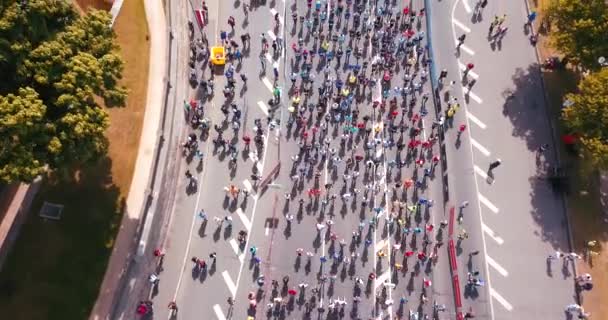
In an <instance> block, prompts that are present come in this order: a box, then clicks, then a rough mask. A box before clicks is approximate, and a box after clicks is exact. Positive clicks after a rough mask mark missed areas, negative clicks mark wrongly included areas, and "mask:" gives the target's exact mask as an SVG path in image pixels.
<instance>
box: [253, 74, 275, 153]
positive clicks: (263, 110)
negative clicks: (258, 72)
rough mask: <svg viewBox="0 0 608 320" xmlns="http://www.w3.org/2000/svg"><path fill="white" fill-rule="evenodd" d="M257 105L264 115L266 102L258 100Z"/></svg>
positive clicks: (266, 113) (266, 112)
mask: <svg viewBox="0 0 608 320" xmlns="http://www.w3.org/2000/svg"><path fill="white" fill-rule="evenodd" d="M264 79H266V78H264ZM271 91H272V90H271ZM258 107H260V109H261V110H262V112H264V114H265V115H268V107H267V106H266V104H265V103H264V102H263V101H258ZM250 154H251V153H250Z"/></svg>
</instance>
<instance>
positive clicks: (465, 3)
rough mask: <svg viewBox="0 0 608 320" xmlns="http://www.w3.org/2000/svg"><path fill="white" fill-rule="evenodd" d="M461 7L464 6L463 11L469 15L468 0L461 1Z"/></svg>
mask: <svg viewBox="0 0 608 320" xmlns="http://www.w3.org/2000/svg"><path fill="white" fill-rule="evenodd" d="M462 5H463V6H464V10H465V11H466V12H467V13H471V6H470V5H469V0H462Z"/></svg>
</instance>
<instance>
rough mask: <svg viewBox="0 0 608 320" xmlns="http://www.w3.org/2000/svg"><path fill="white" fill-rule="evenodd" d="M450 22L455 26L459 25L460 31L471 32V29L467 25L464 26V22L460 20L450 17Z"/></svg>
mask: <svg viewBox="0 0 608 320" xmlns="http://www.w3.org/2000/svg"><path fill="white" fill-rule="evenodd" d="M452 22H453V23H454V24H455V25H456V26H457V27H459V28H460V29H462V31H464V32H466V33H469V32H471V29H470V28H469V27H467V26H466V25H465V24H464V23H462V22H460V21H458V20H456V19H452Z"/></svg>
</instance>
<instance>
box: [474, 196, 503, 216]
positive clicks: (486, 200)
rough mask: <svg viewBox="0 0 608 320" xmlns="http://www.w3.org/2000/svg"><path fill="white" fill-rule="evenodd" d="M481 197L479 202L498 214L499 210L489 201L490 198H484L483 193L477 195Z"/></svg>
mask: <svg viewBox="0 0 608 320" xmlns="http://www.w3.org/2000/svg"><path fill="white" fill-rule="evenodd" d="M477 195H478V196H479V201H481V203H483V204H484V205H485V206H486V207H488V209H490V210H491V211H492V212H494V213H498V208H497V207H496V206H495V205H494V204H493V203H492V202H490V200H488V198H486V197H484V196H483V195H482V194H481V193H478V194H477Z"/></svg>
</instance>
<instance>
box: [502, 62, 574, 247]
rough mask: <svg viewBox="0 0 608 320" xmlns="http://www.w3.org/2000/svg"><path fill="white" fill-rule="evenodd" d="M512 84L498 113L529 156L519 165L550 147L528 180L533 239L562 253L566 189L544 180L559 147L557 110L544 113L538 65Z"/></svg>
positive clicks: (519, 73) (520, 71)
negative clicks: (555, 127)
mask: <svg viewBox="0 0 608 320" xmlns="http://www.w3.org/2000/svg"><path fill="white" fill-rule="evenodd" d="M512 80H513V86H512V87H511V88H507V89H505V90H504V91H503V92H502V96H503V98H504V102H503V105H502V110H503V115H504V116H505V117H507V118H508V119H509V120H510V121H511V123H512V125H513V129H512V132H511V135H512V136H513V137H515V138H518V139H520V140H521V142H523V143H525V146H526V147H527V149H528V150H529V151H530V154H528V155H522V161H529V160H530V159H529V158H531V157H530V155H534V154H537V150H538V148H539V147H540V146H541V145H543V144H546V143H548V144H549V145H550V148H549V149H550V150H548V151H547V152H545V153H544V154H543V155H542V159H539V160H537V161H536V172H535V175H534V176H532V177H530V179H529V183H530V194H529V196H530V201H531V205H532V208H533V209H532V211H531V212H530V213H531V214H532V217H533V219H534V221H535V222H536V223H537V225H538V226H539V227H540V229H539V230H538V231H535V232H536V236H537V237H538V238H540V239H541V240H542V241H544V242H549V243H551V245H552V246H553V247H554V248H555V249H562V250H566V248H567V247H566V246H567V240H566V239H567V238H566V235H567V229H566V228H567V225H566V221H567V220H566V216H565V211H564V210H563V207H562V204H563V202H562V199H561V197H563V196H564V195H563V194H562V191H567V189H566V190H561V191H560V190H557V189H555V188H554V187H552V185H551V183H550V181H549V179H547V178H548V177H549V175H548V174H547V172H549V169H550V168H552V167H553V166H556V164H557V161H556V153H555V150H556V149H555V148H559V145H558V146H556V145H554V144H553V142H554V141H553V139H552V130H553V129H552V121H554V119H555V118H556V116H555V115H554V113H555V112H559V110H555V111H554V110H550V109H547V108H550V107H551V106H548V105H546V102H545V99H544V95H543V90H544V87H543V85H542V82H541V70H540V66H539V64H538V63H534V64H530V65H529V66H528V67H527V68H526V69H517V70H515V73H514V74H513V76H512ZM552 111H554V112H552ZM536 157H538V155H536ZM530 161H533V160H530ZM562 166H563V167H565V168H566V169H567V168H569V167H570V166H571V165H570V164H569V163H565V164H562ZM566 171H567V170H566ZM565 247H566V248H565Z"/></svg>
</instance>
